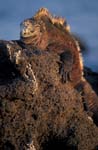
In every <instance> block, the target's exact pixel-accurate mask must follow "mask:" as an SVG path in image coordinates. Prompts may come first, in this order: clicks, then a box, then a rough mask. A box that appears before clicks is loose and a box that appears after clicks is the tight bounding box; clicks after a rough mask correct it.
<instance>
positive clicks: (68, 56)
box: [60, 50, 73, 83]
mask: <svg viewBox="0 0 98 150" xmlns="http://www.w3.org/2000/svg"><path fill="white" fill-rule="evenodd" d="M60 61H61V64H60V74H61V76H62V82H64V83H65V82H67V81H71V75H70V74H71V71H72V67H73V55H72V52H71V51H70V50H66V51H64V52H63V53H61V54H60Z"/></svg>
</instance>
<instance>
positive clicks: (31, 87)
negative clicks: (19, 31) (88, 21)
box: [0, 40, 98, 150]
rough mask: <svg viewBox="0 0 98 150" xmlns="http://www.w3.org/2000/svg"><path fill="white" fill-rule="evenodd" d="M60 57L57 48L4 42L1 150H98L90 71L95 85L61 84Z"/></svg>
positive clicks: (0, 50) (96, 100)
mask: <svg viewBox="0 0 98 150" xmlns="http://www.w3.org/2000/svg"><path fill="white" fill-rule="evenodd" d="M60 59H61V58H60V55H59V54H57V53H55V52H54V51H52V49H51V51H42V50H39V49H35V50H34V49H28V48H26V46H25V47H24V44H23V43H22V42H21V41H20V40H19V41H0V150H52V149H56V150H65V149H66V150H97V149H98V127H97V125H98V97H97V95H96V93H97V92H96V93H95V91H97V88H98V87H97V85H96V87H95V89H96V90H95V91H94V90H93V89H94V88H93V89H92V87H91V86H92V85H93V87H94V83H95V81H93V80H91V79H92V78H93V75H92V73H91V74H90V73H89V72H91V71H89V70H88V69H86V71H85V76H86V79H87V80H88V81H91V84H89V83H88V82H87V81H86V80H85V79H83V80H81V81H80V83H79V84H78V85H77V86H76V87H73V84H72V82H71V81H68V82H66V83H62V76H61V74H60V61H61V60H60ZM89 75H90V76H89ZM96 75H97V74H96ZM94 79H95V77H94Z"/></svg>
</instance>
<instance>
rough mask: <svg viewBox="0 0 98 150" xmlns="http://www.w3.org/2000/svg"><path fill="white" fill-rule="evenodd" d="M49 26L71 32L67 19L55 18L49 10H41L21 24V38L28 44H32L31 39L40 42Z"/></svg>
mask: <svg viewBox="0 0 98 150" xmlns="http://www.w3.org/2000/svg"><path fill="white" fill-rule="evenodd" d="M47 25H50V26H51V25H52V26H53V25H54V27H57V28H58V29H64V30H66V31H68V32H69V31H70V29H69V25H68V24H67V22H66V20H65V19H63V18H62V17H54V16H52V15H51V13H50V12H49V11H48V9H46V8H41V9H39V10H38V12H37V13H36V14H35V15H34V17H32V18H29V19H26V20H24V21H23V22H22V23H21V24H20V27H21V31H20V37H21V39H25V40H26V41H28V42H31V41H29V38H32V41H36V40H38V41H39V39H40V38H41V35H42V34H44V33H45V31H46V28H47ZM28 42H27V43H28ZM35 43H36V42H35Z"/></svg>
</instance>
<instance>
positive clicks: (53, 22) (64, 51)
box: [20, 8, 83, 86]
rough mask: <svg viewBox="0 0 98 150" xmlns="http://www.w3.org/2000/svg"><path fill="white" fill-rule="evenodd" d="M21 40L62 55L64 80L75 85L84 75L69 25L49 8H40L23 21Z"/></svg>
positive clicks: (33, 47)
mask: <svg viewBox="0 0 98 150" xmlns="http://www.w3.org/2000/svg"><path fill="white" fill-rule="evenodd" d="M21 26H23V28H22V30H21V33H20V35H21V38H20V40H21V41H22V42H23V43H24V44H25V45H27V46H30V47H31V48H32V49H40V50H47V51H50V52H51V51H52V52H56V53H58V55H60V61H61V63H60V73H61V75H62V81H63V82H64V83H65V82H67V81H71V82H72V84H73V85H74V86H75V85H76V84H77V83H79V82H80V80H81V77H82V72H83V71H82V70H83V65H82V59H81V54H80V48H79V45H78V43H77V41H76V40H75V39H74V38H73V36H72V35H71V34H70V31H69V28H68V27H69V26H68V25H67V23H66V21H65V20H64V19H62V18H60V17H53V16H52V15H51V14H50V13H49V12H48V10H47V9H45V8H42V9H40V10H39V11H38V12H37V13H36V14H35V16H34V17H32V18H30V19H26V20H24V21H23V22H22V24H21Z"/></svg>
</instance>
